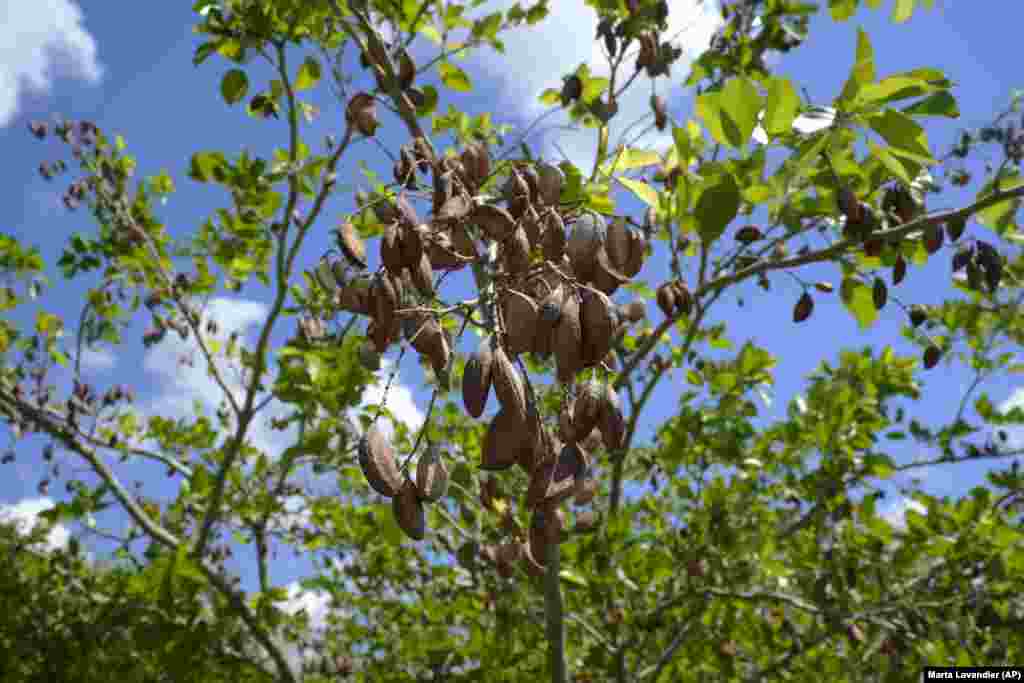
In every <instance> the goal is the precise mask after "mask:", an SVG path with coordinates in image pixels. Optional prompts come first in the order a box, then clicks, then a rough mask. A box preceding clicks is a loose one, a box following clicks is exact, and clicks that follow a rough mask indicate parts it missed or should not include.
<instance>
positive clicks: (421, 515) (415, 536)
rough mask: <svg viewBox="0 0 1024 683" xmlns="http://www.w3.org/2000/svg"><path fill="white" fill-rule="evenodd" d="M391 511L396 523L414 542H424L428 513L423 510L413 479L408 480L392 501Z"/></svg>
mask: <svg viewBox="0 0 1024 683" xmlns="http://www.w3.org/2000/svg"><path fill="white" fill-rule="evenodd" d="M391 511H392V513H394V516H395V522H397V523H398V527H399V528H400V529H401V530H402V531H404V532H405V535H406V536H408V537H409V538H411V539H412V540H414V541H422V540H423V539H424V537H426V535H427V515H426V511H425V510H424V509H423V501H421V500H420V497H419V492H418V491H417V490H416V484H414V483H413V482H412V480H411V479H406V480H405V482H404V483H403V484H402V488H401V489H399V491H398V493H397V494H396V495H395V497H394V498H392V499H391Z"/></svg>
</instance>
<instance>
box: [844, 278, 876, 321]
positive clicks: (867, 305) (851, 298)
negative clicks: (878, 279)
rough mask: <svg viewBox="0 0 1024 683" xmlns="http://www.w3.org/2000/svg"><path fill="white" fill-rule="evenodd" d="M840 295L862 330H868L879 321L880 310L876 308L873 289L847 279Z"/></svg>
mask: <svg viewBox="0 0 1024 683" xmlns="http://www.w3.org/2000/svg"><path fill="white" fill-rule="evenodd" d="M839 293H840V297H842V300H843V304H844V305H845V306H846V308H847V310H849V311H850V313H851V314H853V317H854V318H856V319H857V324H858V325H860V328H861V329H862V330H866V329H868V328H869V327H871V326H872V325H873V324H874V323H875V321H876V320H878V309H876V308H875V301H874V297H873V296H872V292H871V288H870V287H868V286H867V285H865V284H864V283H863V282H858V281H857V280H854V279H852V278H845V279H844V280H843V284H842V286H841V287H840V288H839Z"/></svg>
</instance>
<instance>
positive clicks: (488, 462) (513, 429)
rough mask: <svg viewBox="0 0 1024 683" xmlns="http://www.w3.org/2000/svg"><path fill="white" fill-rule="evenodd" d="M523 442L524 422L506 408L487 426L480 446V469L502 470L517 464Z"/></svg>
mask: <svg viewBox="0 0 1024 683" xmlns="http://www.w3.org/2000/svg"><path fill="white" fill-rule="evenodd" d="M522 443H523V423H522V422H521V421H520V420H518V419H517V418H516V417H515V416H514V415H512V414H511V413H509V412H508V411H506V410H505V409H504V408H502V409H501V410H499V411H498V413H497V414H496V415H495V416H494V419H492V420H491V423H490V424H489V425H488V426H487V432H486V433H485V434H484V441H483V444H482V445H481V448H480V453H481V460H480V469H483V470H492V471H500V470H507V469H508V468H510V467H512V466H513V465H515V464H516V462H517V461H518V458H519V450H520V448H521V447H522Z"/></svg>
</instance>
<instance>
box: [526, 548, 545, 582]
mask: <svg viewBox="0 0 1024 683" xmlns="http://www.w3.org/2000/svg"><path fill="white" fill-rule="evenodd" d="M521 545H522V546H523V552H522V564H523V568H524V569H526V573H527V574H529V575H530V576H532V577H533V578H535V579H542V578H544V575H545V570H544V564H543V563H542V562H540V561H538V560H537V558H535V557H534V556H533V552H532V551H531V550H530V546H529V545H528V544H525V543H523V544H521ZM543 559H544V558H541V560H543Z"/></svg>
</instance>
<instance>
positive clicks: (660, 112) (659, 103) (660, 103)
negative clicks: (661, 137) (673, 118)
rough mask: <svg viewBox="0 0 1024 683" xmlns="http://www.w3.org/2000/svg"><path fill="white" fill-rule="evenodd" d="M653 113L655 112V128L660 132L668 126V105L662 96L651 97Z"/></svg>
mask: <svg viewBox="0 0 1024 683" xmlns="http://www.w3.org/2000/svg"><path fill="white" fill-rule="evenodd" d="M651 111H652V112H654V127H655V128H657V129H658V130H660V131H663V130H665V128H666V127H667V126H668V105H667V104H666V103H665V98H664V97H662V96H661V95H651Z"/></svg>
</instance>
